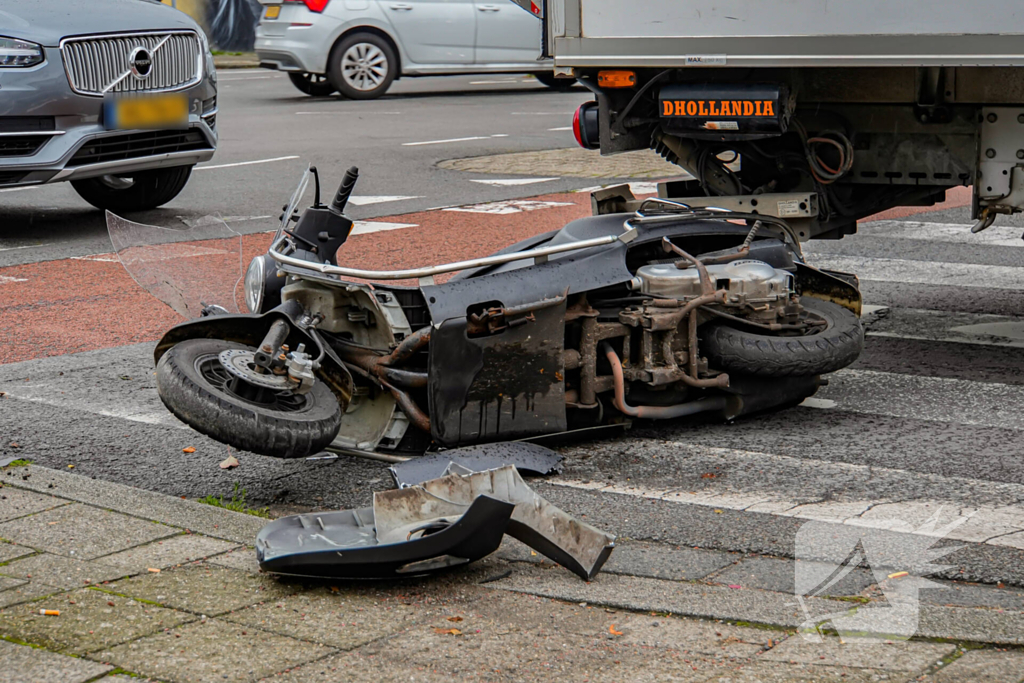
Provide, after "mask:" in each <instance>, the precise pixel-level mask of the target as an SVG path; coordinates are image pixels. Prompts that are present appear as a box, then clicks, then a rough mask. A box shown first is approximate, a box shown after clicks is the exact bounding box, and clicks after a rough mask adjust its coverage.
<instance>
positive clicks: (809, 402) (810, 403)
mask: <svg viewBox="0 0 1024 683" xmlns="http://www.w3.org/2000/svg"><path fill="white" fill-rule="evenodd" d="M800 405H802V406H804V407H805V408H821V409H823V410H828V409H829V408H835V407H836V402H835V401H831V400H829V399H827V398H816V397H814V396H808V397H807V398H805V399H804V400H803V401H801V402H800Z"/></svg>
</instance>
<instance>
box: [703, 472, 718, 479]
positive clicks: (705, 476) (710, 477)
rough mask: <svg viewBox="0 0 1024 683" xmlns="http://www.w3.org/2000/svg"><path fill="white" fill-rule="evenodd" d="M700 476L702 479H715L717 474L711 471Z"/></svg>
mask: <svg viewBox="0 0 1024 683" xmlns="http://www.w3.org/2000/svg"><path fill="white" fill-rule="evenodd" d="M700 478H701V479H714V478H715V475H713V474H711V472H705V473H704V474H702V475H700Z"/></svg>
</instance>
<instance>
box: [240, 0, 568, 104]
mask: <svg viewBox="0 0 1024 683" xmlns="http://www.w3.org/2000/svg"><path fill="white" fill-rule="evenodd" d="M259 1H260V3H261V4H263V5H264V8H263V15H262V17H261V18H260V21H259V24H258V25H257V27H256V55H257V56H258V57H259V60H260V66H263V67H265V68H268V69H280V70H281V71H286V72H288V75H289V76H290V77H291V80H292V83H294V84H295V87H297V88H298V89H299V90H301V91H302V92H304V93H306V94H307V95H319V96H324V95H330V94H332V93H334V92H335V91H338V92H340V93H341V94H342V95H344V96H345V97H348V98H351V99H356V100H369V99H374V98H377V97H380V96H381V95H383V94H384V93H385V92H387V90H388V88H389V87H390V86H391V83H392V81H394V80H395V79H396V78H399V77H401V76H438V75H441V74H473V73H532V74H535V75H536V76H537V79H538V80H540V81H541V82H542V83H544V84H545V85H547V86H549V87H552V88H558V89H564V88H569V87H572V85H573V84H574V81H572V80H562V79H558V80H556V79H555V78H554V77H553V75H552V64H551V61H550V60H540V59H539V58H538V56H539V55H540V52H541V43H540V41H541V22H540V20H539V19H537V17H535V16H533V15H531V14H530V13H528V12H526V11H524V10H523V9H521V8H520V7H518V6H517V5H515V4H513V3H511V2H509V1H508V0H493V1H487V0H284V1H283V2H282V0H259Z"/></svg>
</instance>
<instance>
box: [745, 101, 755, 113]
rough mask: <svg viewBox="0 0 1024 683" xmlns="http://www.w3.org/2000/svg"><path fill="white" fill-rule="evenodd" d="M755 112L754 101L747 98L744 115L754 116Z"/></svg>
mask: <svg viewBox="0 0 1024 683" xmlns="http://www.w3.org/2000/svg"><path fill="white" fill-rule="evenodd" d="M753 114H754V103H753V102H751V101H750V100H746V101H745V102H744V103H743V115H744V116H752V115H753Z"/></svg>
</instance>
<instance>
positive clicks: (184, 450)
mask: <svg viewBox="0 0 1024 683" xmlns="http://www.w3.org/2000/svg"><path fill="white" fill-rule="evenodd" d="M181 452H182V453H195V452H196V449H195V447H194V446H188V447H186V448H182V449H181Z"/></svg>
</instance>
